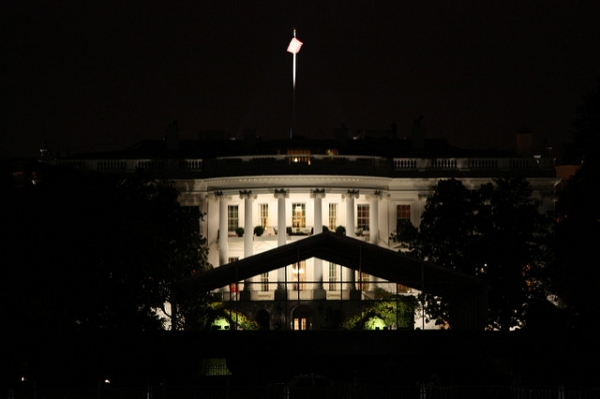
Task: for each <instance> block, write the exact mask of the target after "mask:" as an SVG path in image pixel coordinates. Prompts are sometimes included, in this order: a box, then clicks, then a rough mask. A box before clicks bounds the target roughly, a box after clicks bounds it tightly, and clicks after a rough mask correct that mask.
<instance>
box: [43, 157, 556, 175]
mask: <svg viewBox="0 0 600 399" xmlns="http://www.w3.org/2000/svg"><path fill="white" fill-rule="evenodd" d="M50 163H52V164H55V165H61V166H71V167H73V168H77V169H87V170H95V171H100V172H109V173H125V174H126V173H133V172H135V171H136V170H138V169H141V170H146V171H149V172H152V173H154V174H157V175H159V176H168V177H170V178H178V177H180V178H190V177H192V178H210V177H226V176H252V175H295V174H302V175H320V174H326V175H352V176H382V177H428V176H436V175H437V176H439V174H440V173H443V174H444V175H445V176H449V177H460V176H465V177H466V176H491V175H493V176H501V175H509V174H514V173H521V174H525V175H527V176H539V177H541V176H544V177H554V176H555V175H556V173H555V171H554V161H553V159H550V158H539V157H532V158H393V159H390V158H383V157H369V156H348V155H346V156H341V155H340V156H329V155H310V156H305V157H302V158H299V157H298V156H294V155H272V156H260V155H259V156H240V157H220V158H214V159H64V160H63V159H59V160H53V161H50Z"/></svg>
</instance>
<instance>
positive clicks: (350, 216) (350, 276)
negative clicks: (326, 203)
mask: <svg viewBox="0 0 600 399" xmlns="http://www.w3.org/2000/svg"><path fill="white" fill-rule="evenodd" d="M358 196H359V191H358V190H348V193H346V194H345V195H343V197H344V198H345V200H346V235H347V236H348V237H352V238H354V237H355V236H356V234H355V232H354V200H355V199H358ZM345 271H346V273H345V274H346V277H345V281H346V288H347V289H348V290H355V289H356V287H355V284H354V282H355V280H356V279H355V271H354V270H353V269H350V268H345Z"/></svg>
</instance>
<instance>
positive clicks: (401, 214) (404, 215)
mask: <svg viewBox="0 0 600 399" xmlns="http://www.w3.org/2000/svg"><path fill="white" fill-rule="evenodd" d="M407 224H410V205H397V206H396V233H397V234H400V233H402V231H403V230H404V226H406V225H407Z"/></svg>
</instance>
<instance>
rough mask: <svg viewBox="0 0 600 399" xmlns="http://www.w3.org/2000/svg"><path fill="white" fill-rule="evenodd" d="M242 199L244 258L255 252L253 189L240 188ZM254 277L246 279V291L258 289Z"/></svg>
mask: <svg viewBox="0 0 600 399" xmlns="http://www.w3.org/2000/svg"><path fill="white" fill-rule="evenodd" d="M240 199H243V200H244V258H247V257H249V256H252V255H253V254H254V241H253V240H252V238H253V235H254V228H253V226H252V200H253V199H254V198H253V196H252V191H250V190H240ZM253 281H254V277H250V278H248V279H246V280H245V282H246V284H244V291H249V290H256V287H254V285H253V284H252V282H253Z"/></svg>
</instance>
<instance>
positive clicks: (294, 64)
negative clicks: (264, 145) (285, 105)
mask: <svg viewBox="0 0 600 399" xmlns="http://www.w3.org/2000/svg"><path fill="white" fill-rule="evenodd" d="M295 37H296V28H294V38H295ZM297 53H298V52H297V51H294V58H293V61H292V128H291V129H290V139H292V138H293V134H294V129H295V128H296V54H297Z"/></svg>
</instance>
